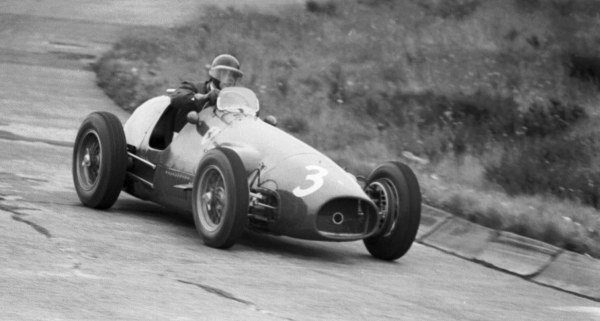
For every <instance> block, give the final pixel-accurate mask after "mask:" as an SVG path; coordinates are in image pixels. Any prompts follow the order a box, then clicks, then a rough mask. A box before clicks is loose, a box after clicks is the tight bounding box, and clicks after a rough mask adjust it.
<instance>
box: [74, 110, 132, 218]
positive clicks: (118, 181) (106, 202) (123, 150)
mask: <svg viewBox="0 0 600 321" xmlns="http://www.w3.org/2000/svg"><path fill="white" fill-rule="evenodd" d="M126 170H127V143H126V140H125V133H124V132H123V126H122V125H121V121H119V119H118V118H117V117H116V116H115V115H113V114H111V113H108V112H95V113H91V114H90V115H89V116H87V117H86V118H85V120H84V121H83V123H82V124H81V126H80V127H79V131H78V133H77V138H76V139H75V146H74V150H73V167H72V172H73V181H74V184H75V190H76V191H77V195H78V196H79V200H80V201H81V202H82V203H83V205H85V206H88V207H93V208H98V209H105V208H109V207H111V206H112V205H113V204H114V203H115V202H116V200H117V198H118V197H119V193H120V192H121V189H122V188H123V182H124V180H125V174H126Z"/></svg>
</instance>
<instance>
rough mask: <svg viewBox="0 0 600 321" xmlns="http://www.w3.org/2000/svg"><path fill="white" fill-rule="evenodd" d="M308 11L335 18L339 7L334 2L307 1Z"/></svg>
mask: <svg viewBox="0 0 600 321" xmlns="http://www.w3.org/2000/svg"><path fill="white" fill-rule="evenodd" d="M306 10H307V11H308V12H312V13H317V14H325V15H328V16H333V15H335V12H336V10H337V7H336V4H335V3H334V2H333V1H318V0H308V1H306Z"/></svg>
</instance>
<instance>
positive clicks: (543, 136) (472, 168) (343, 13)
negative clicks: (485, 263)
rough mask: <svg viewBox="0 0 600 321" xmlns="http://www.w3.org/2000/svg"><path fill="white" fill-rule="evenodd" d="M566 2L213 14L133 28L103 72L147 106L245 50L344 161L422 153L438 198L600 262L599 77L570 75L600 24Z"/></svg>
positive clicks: (110, 83) (316, 5)
mask: <svg viewBox="0 0 600 321" xmlns="http://www.w3.org/2000/svg"><path fill="white" fill-rule="evenodd" d="M581 1H584V0H581ZM564 10H567V9H565V8H563V7H553V6H549V7H542V6H540V7H536V6H533V7H532V6H524V4H523V2H522V1H514V2H510V1H508V2H507V1H487V2H481V1H476V0H471V1H459V0H457V1H444V2H438V1H414V2H413V1H403V2H394V1H388V0H356V1H346V2H343V5H342V2H339V1H333V0H330V1H309V2H307V6H306V7H304V8H299V7H290V8H289V9H288V10H283V11H282V12H280V13H279V14H278V15H272V14H261V13H256V12H238V11H236V10H233V9H224V10H223V9H217V8H213V9H209V10H208V11H207V12H208V14H206V15H205V16H204V17H203V18H202V19H199V20H198V21H195V22H192V23H190V24H188V25H185V26H181V27H177V28H172V29H158V30H157V29H156V28H153V29H152V30H149V31H147V32H140V33H137V34H135V35H131V36H128V37H125V38H123V39H122V40H121V41H119V42H118V43H117V44H115V46H114V47H113V49H112V50H111V51H109V52H108V53H106V54H105V55H104V56H103V57H102V58H101V59H100V60H99V61H98V63H97V65H96V72H97V75H98V83H99V85H100V86H101V87H102V88H104V90H105V91H106V92H107V94H108V95H109V96H110V97H111V98H113V99H114V100H115V101H116V102H117V104H119V105H120V106H122V107H123V108H125V109H127V110H133V109H134V108H135V107H136V106H138V105H139V104H140V103H141V102H143V101H144V100H146V99H148V98H150V97H153V96H156V95H159V94H162V93H164V90H165V89H166V88H169V87H171V88H172V87H175V86H177V85H178V84H179V83H180V82H181V81H184V80H186V81H201V80H203V79H204V78H205V77H206V70H205V65H206V64H208V63H210V60H211V59H212V58H213V57H214V56H216V55H217V54H220V53H223V52H228V53H232V54H234V55H236V56H238V58H240V60H241V62H242V68H243V70H244V72H245V75H246V76H245V80H244V85H245V86H247V87H249V88H251V89H253V90H254V91H255V92H257V94H258V96H259V99H260V101H261V108H262V110H263V112H262V114H263V115H267V114H274V115H276V116H277V117H278V118H279V120H280V124H281V127H282V128H283V129H285V130H287V131H289V132H291V133H293V134H294V135H296V136H297V137H299V138H300V139H302V140H304V141H306V142H307V143H309V144H311V145H313V146H315V147H316V148H318V149H320V150H322V151H325V152H326V153H327V154H328V155H329V156H331V157H332V158H333V159H334V160H336V161H338V163H340V164H341V165H342V166H345V167H349V168H350V169H352V170H353V172H357V173H359V174H366V173H368V171H369V170H370V169H372V168H373V167H374V166H375V165H376V164H378V163H380V162H382V161H384V160H390V159H398V158H402V157H403V155H413V154H414V155H416V156H417V157H419V158H420V159H422V161H420V162H416V163H413V164H412V167H413V168H414V169H415V170H416V171H417V172H418V173H419V177H420V182H421V185H422V190H423V194H424V199H425V201H426V202H428V203H429V204H431V205H434V206H438V207H441V208H444V209H446V210H449V211H450V212H452V213H454V214H456V215H459V216H463V217H465V218H467V219H469V220H471V221H474V222H477V223H480V224H483V225H486V226H488V227H491V228H495V229H501V230H507V231H511V232H515V233H518V234H521V235H525V236H529V237H533V238H536V239H540V240H543V241H546V242H549V243H551V244H555V245H558V246H561V247H564V248H567V249H570V250H574V251H577V252H580V253H587V254H590V255H593V256H595V257H600V236H599V234H598V233H599V232H598V231H599V229H600V215H599V214H598V211H597V210H596V209H595V208H593V207H590V206H586V204H585V203H587V205H593V206H598V201H597V200H598V195H600V193H599V192H598V188H597V186H600V175H597V174H598V173H600V168H598V166H596V165H595V164H598V163H600V162H598V160H600V158H599V157H598V155H597V151H598V150H599V149H600V148H598V143H597V142H596V139H594V137H595V136H597V135H598V134H599V133H598V131H597V129H596V128H599V127H598V126H597V125H599V123H600V120H599V118H598V116H597V115H598V112H597V110H596V108H595V105H596V104H597V103H598V102H600V98H599V97H598V96H599V95H598V89H597V88H596V87H595V84H594V82H593V81H592V82H590V81H588V80H586V79H589V78H591V79H592V80H593V79H594V78H593V77H591V76H590V75H589V73H587V74H586V77H587V78H586V79H582V78H577V77H575V78H574V77H572V76H573V73H572V72H570V71H569V64H568V63H565V62H564V57H568V56H569V55H566V54H568V53H569V52H568V51H566V50H567V49H568V50H573V49H572V46H571V43H570V42H569V41H570V38H571V37H572V36H573V34H577V35H578V37H580V38H581V37H583V38H584V40H585V39H588V38H589V39H588V40H589V41H588V42H589V43H594V39H592V38H593V36H592V35H593V34H595V31H596V29H600V22H594V21H595V20H594V19H593V18H586V17H585V16H583V13H582V14H581V15H580V16H577V19H569V18H567V17H566V16H565V15H563V11H564ZM578 10H579V11H578ZM574 12H575V13H577V12H584V10H583V9H578V7H573V8H571V9H569V13H568V15H574V14H575V13H574ZM499 13H505V14H504V15H499ZM585 14H589V13H587V12H585ZM568 15H567V16H568ZM499 16H501V17H503V18H502V19H500V18H499ZM505 18H506V19H508V20H506V19H505ZM574 21H575V22H574ZM581 21H586V23H582V22H581ZM556 25H562V26H568V27H570V28H571V29H570V30H571V31H572V33H571V34H570V35H569V34H566V35H565V34H563V31H564V29H559V30H558V29H557V30H555V29H554V27H555V26H556ZM580 40H581V39H580ZM581 42H582V43H585V41H581ZM578 46H579V47H578V48H582V45H581V44H580V45H578ZM584 47H585V46H584ZM590 48H591V47H590ZM583 49H585V48H583ZM583 49H577V50H583ZM588 49H589V48H588ZM565 55H566V56H565ZM578 61H579V60H578ZM585 61H588V60H585ZM580 63H583V62H580ZM584 67H585V66H584ZM583 69H584V70H586V72H587V70H588V69H589V70H592V71H593V68H591V69H590V68H583ZM571 71H572V70H571ZM599 74H600V73H599ZM592 76H593V75H592ZM539 142H543V144H542V143H539ZM577 146H580V147H581V148H579V147H577ZM574 148H575V150H576V151H577V152H578V154H577V157H575V158H573V155H571V154H572V153H571V152H570V151H573V150H574ZM410 158H411V159H415V157H410ZM407 161H408V159H407ZM572 173H576V174H577V175H571V174H572ZM525 174H531V175H525ZM549 177H550V178H551V179H548V178H549ZM515 184H516V185H515ZM550 185H551V186H550ZM505 191H506V192H509V193H511V194H512V196H508V195H506V193H505ZM523 194H539V195H529V196H528V195H523ZM558 197H562V198H563V199H559V198H558Z"/></svg>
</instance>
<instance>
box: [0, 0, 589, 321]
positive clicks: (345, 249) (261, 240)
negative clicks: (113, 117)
mask: <svg viewBox="0 0 600 321" xmlns="http://www.w3.org/2000/svg"><path fill="white" fill-rule="evenodd" d="M109 2H110V4H106V3H102V2H98V1H91V0H84V1H74V0H57V1H34V0H23V1H16V0H10V1H4V2H2V4H0V17H1V18H2V19H0V68H1V71H2V77H1V78H0V92H2V95H0V111H1V112H2V116H1V117H0V150H1V151H2V153H0V235H1V239H2V242H0V261H1V262H3V263H2V264H0V288H2V292H1V293H0V320H39V319H46V320H107V319H109V320H149V319H150V320H165V319H166V320H196V319H210V320H361V319H367V320H385V319H409V320H411V319H416V320H482V319H485V320H505V319H527V320H536V319H537V320H546V319H567V318H568V319H570V320H590V319H594V318H597V317H600V316H599V313H598V304H597V303H595V302H592V301H590V300H586V299H583V298H580V297H576V296H573V295H570V294H568V293H564V292H560V291H556V290H554V289H550V288H547V287H542V286H539V285H536V284H534V283H531V282H527V281H525V280H523V279H521V278H518V277H515V276H513V275H508V274H506V273H502V272H499V271H496V270H492V269H488V268H486V267H483V266H480V265H477V264H473V263H471V262H469V261H465V260H462V259H459V258H457V257H454V256H451V255H448V254H446V253H443V252H441V251H438V250H436V249H433V248H430V247H426V246H423V245H421V244H415V245H414V246H413V248H412V249H411V250H410V252H409V253H408V254H407V255H406V256H405V257H404V258H402V259H400V260H399V261H397V262H393V263H388V262H381V261H377V260H374V259H372V258H371V257H370V255H368V253H367V251H366V249H365V248H364V246H363V245H362V243H361V242H352V243H324V242H307V241H300V240H294V239H290V238H285V237H274V236H269V235H259V234H253V233H247V234H245V235H244V237H243V238H242V240H241V241H240V243H239V244H237V245H236V246H235V247H233V248H232V249H231V250H228V251H222V250H216V249H211V248H208V247H205V246H203V245H202V242H201V240H200V238H199V237H198V235H197V233H196V230H195V228H194V226H193V222H192V221H191V220H190V219H188V218H185V217H181V216H178V215H174V214H173V213H169V212H168V211H165V210H164V209H162V208H160V207H158V206H156V205H154V204H150V203H147V202H143V201H140V200H137V199H134V198H133V197H130V196H127V195H125V194H121V197H120V199H119V201H118V202H117V203H116V204H115V206H114V207H113V208H111V209H110V210H107V211H96V210H91V209H88V208H85V207H83V206H81V204H80V203H79V201H78V199H77V195H76V193H75V191H74V189H73V183H72V178H71V153H72V148H71V147H70V146H71V145H70V144H71V143H72V141H73V140H74V137H75V134H76V131H77V128H78V127H79V124H80V122H81V121H82V120H83V118H84V117H85V116H86V115H87V114H88V113H90V112H92V111H95V110H105V111H110V112H113V113H115V114H117V115H118V117H120V118H121V119H122V120H124V119H126V117H127V114H126V113H124V112H123V111H121V110H120V109H119V108H117V107H116V106H115V105H114V104H113V103H112V102H111V101H110V100H109V99H108V98H107V97H106V96H105V95H104V94H103V93H102V91H100V90H99V89H98V88H97V87H96V86H95V76H94V74H93V73H92V72H91V71H90V70H89V62H90V60H91V59H92V57H97V56H98V55H99V54H100V53H101V52H102V51H103V50H105V49H106V48H108V47H109V46H110V43H111V41H114V39H116V38H117V37H118V36H119V35H120V34H121V32H124V30H128V29H130V28H135V25H144V24H146V25H147V24H155V23H156V24H161V25H162V24H169V23H170V22H173V21H181V19H186V17H187V16H186V15H187V14H188V13H189V12H190V11H193V10H189V7H187V6H195V7H196V6H201V5H206V4H214V3H216V2H217V1H192V0H186V1H181V2H177V4H175V3H176V2H172V1H153V2H148V1H141V0H127V1H109ZM233 2H234V1H229V2H227V3H233ZM276 2H277V3H280V0H278V1H274V0H268V1H254V2H252V1H246V2H243V3H245V4H249V3H253V4H257V3H258V4H259V5H260V4H261V3H262V4H263V7H265V8H268V7H269V6H271V5H273V4H274V3H276ZM290 2H292V3H302V2H301V1H290ZM161 5H162V6H161ZM178 6H179V7H178ZM184 9H186V10H184ZM74 17H77V18H76V19H74ZM155 17H161V19H156V18H155ZM103 19H104V20H103ZM57 52H59V53H60V54H59V53H57Z"/></svg>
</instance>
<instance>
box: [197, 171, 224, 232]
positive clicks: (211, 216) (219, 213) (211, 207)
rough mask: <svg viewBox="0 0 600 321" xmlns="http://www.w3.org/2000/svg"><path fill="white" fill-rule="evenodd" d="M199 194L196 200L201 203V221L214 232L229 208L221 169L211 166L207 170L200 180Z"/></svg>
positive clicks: (199, 205) (199, 206)
mask: <svg viewBox="0 0 600 321" xmlns="http://www.w3.org/2000/svg"><path fill="white" fill-rule="evenodd" d="M198 193H199V195H196V200H197V202H200V203H199V204H198V208H199V209H200V220H201V221H202V223H203V224H204V226H205V227H206V228H207V229H208V230H210V231H214V230H216V229H217V228H219V226H220V225H221V223H222V222H223V215H224V214H225V210H226V206H227V189H226V188H225V180H224V178H223V173H222V172H221V170H220V169H219V168H217V167H216V166H214V165H211V166H209V167H207V168H206V169H205V171H204V172H203V173H202V176H201V178H200V188H199V189H198Z"/></svg>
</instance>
